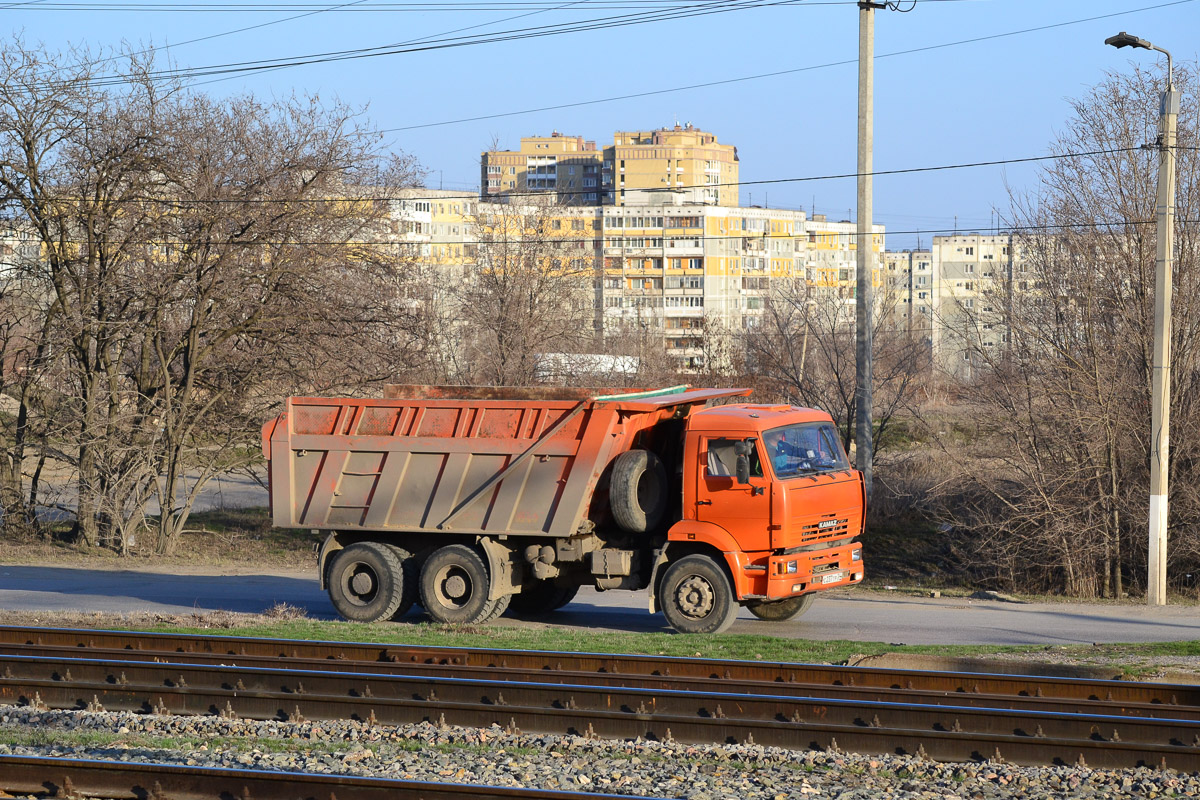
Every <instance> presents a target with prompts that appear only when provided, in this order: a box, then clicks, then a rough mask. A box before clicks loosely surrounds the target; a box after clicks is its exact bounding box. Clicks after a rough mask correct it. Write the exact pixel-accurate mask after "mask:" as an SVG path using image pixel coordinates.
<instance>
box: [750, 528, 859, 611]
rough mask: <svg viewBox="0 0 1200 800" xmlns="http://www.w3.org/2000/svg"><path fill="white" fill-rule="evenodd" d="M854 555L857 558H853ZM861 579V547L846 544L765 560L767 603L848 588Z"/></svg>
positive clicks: (855, 543)
mask: <svg viewBox="0 0 1200 800" xmlns="http://www.w3.org/2000/svg"><path fill="white" fill-rule="evenodd" d="M856 552H857V554H858V556H859V557H858V558H857V559H855V558H854V556H855V553H856ZM862 579H863V562H862V544H861V543H859V542H849V543H847V544H844V545H841V546H838V547H830V548H827V549H823V550H808V551H803V552H800V553H791V554H789V555H773V556H770V557H769V558H768V559H767V586H766V596H767V599H768V600H781V599H783V598H785V597H794V596H795V595H798V594H805V593H807V592H816V591H823V590H825V589H835V588H837V587H839V586H851V585H853V584H856V583H859V582H861V581H862Z"/></svg>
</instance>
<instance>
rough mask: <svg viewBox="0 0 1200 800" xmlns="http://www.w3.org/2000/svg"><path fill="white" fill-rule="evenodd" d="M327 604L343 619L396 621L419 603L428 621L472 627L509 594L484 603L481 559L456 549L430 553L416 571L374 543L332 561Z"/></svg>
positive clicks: (402, 555)
mask: <svg viewBox="0 0 1200 800" xmlns="http://www.w3.org/2000/svg"><path fill="white" fill-rule="evenodd" d="M327 585H328V587H329V599H330V600H331V601H333V607H334V608H335V609H337V612H338V613H339V614H341V615H342V617H344V618H345V619H348V620H350V621H352V622H381V621H383V620H386V619H398V618H400V617H402V616H403V615H404V614H406V613H407V612H408V610H409V609H410V608H412V607H413V605H414V604H415V603H416V601H417V598H418V597H419V598H420V601H421V605H422V606H423V607H424V609H425V611H426V613H428V614H429V616H430V617H432V618H433V621H434V622H440V623H446V624H460V625H467V624H476V623H483V622H487V621H489V620H491V619H494V618H495V617H498V616H500V615H501V614H503V613H504V610H505V609H506V608H508V603H509V600H510V596H509V595H505V596H503V597H498V598H496V599H494V600H491V599H489V598H488V593H489V591H490V589H491V581H490V579H489V577H488V570H487V565H486V564H485V563H484V561H483V558H482V557H481V556H480V555H479V554H478V553H477V552H476V551H475V550H473V549H472V548H470V547H467V546H465V545H460V544H452V545H447V546H445V547H442V548H439V549H438V550H435V551H434V552H433V553H432V554H431V555H430V556H429V557H428V558H426V559H425V562H424V563H423V564H422V565H421V566H420V568H419V569H418V567H417V560H416V559H415V558H414V557H413V556H412V554H411V553H409V552H408V551H406V550H404V549H402V548H399V547H395V546H393V545H388V544H382V543H379V542H356V543H355V544H352V545H349V546H347V547H345V548H343V549H342V550H339V551H338V552H337V554H336V555H335V556H334V557H333V560H332V562H331V563H330V565H329V572H328V573H327Z"/></svg>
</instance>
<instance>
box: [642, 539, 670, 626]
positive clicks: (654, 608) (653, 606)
mask: <svg viewBox="0 0 1200 800" xmlns="http://www.w3.org/2000/svg"><path fill="white" fill-rule="evenodd" d="M666 563H667V545H665V544H664V545H663V546H662V548H661V549H659V550H656V551H655V553H654V566H652V567H651V568H650V599H649V601H648V602H647V603H646V605H647V607H648V609H649V611H650V613H651V614H657V613H658V594H657V591H658V570H659V569H660V568H661V567H662V565H663V564H666Z"/></svg>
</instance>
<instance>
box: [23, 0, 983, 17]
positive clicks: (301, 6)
mask: <svg viewBox="0 0 1200 800" xmlns="http://www.w3.org/2000/svg"><path fill="white" fill-rule="evenodd" d="M368 2H369V0H368ZM588 2H589V7H590V8H593V9H598V10H605V11H608V10H627V9H633V8H638V9H645V8H688V7H698V6H702V5H704V4H707V3H713V2H715V0H588ZM923 2H934V3H961V2H981V0H923ZM857 3H858V0H809V1H808V2H806V3H805V5H809V6H846V5H856V4H857ZM33 4H40V5H38V8H36V9H27V10H36V11H72V12H81V11H82V12H89V13H99V12H106V13H139V14H140V13H146V12H178V13H220V14H227V13H239V12H245V13H264V12H293V11H300V12H308V13H322V12H323V11H326V10H328V9H327V6H326V5H325V4H322V3H152V2H146V3H132V2H127V3H108V2H103V3H101V2H92V3H86V2H80V3H50V2H47V0H33V2H30V3H13V4H9V5H7V6H0V8H11V7H14V6H21V5H33ZM355 5H356V7H355V8H347V9H346V10H347V11H353V12H371V13H408V12H414V13H429V12H437V11H443V12H445V11H453V12H460V11H472V12H475V11H484V12H492V11H498V10H502V11H512V10H521V11H525V10H542V11H547V10H553V9H554V8H555V7H556V4H555V3H554V2H552V0H525V1H524V2H522V1H520V0H516V1H514V2H482V0H465V1H464V2H452V1H451V2H410V3H369V4H368V5H358V4H355Z"/></svg>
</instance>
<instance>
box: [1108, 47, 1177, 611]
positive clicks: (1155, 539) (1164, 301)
mask: <svg viewBox="0 0 1200 800" xmlns="http://www.w3.org/2000/svg"><path fill="white" fill-rule="evenodd" d="M1104 43H1105V44H1109V45H1112V46H1113V47H1116V48H1118V49H1119V48H1122V47H1138V48H1141V49H1143V50H1157V51H1158V52H1160V53H1163V54H1164V55H1166V57H1167V89H1166V91H1165V92H1163V93H1162V97H1161V99H1160V102H1159V110H1158V141H1157V142H1156V143H1155V147H1157V149H1158V197H1157V199H1156V201H1155V228H1156V232H1157V236H1156V238H1157V239H1158V248H1157V259H1156V265H1155V276H1154V281H1155V286H1154V361H1153V367H1154V369H1153V372H1152V373H1151V383H1150V393H1151V398H1150V551H1149V560H1148V563H1147V578H1146V603H1147V604H1148V605H1152V606H1161V605H1165V604H1166V602H1167V474H1168V468H1169V467H1168V460H1167V456H1168V452H1169V447H1170V444H1169V443H1170V430H1171V256H1172V251H1173V249H1174V238H1175V229H1174V218H1175V126H1176V121H1177V120H1178V117H1179V92H1177V91H1175V85H1174V82H1173V81H1172V75H1171V54H1170V53H1168V52H1167V51H1166V50H1164V49H1163V48H1161V47H1155V46H1154V45H1152V44H1150V42H1148V41H1146V40H1145V39H1139V38H1138V37H1136V36H1133V35H1131V34H1128V33H1126V32H1125V31H1121V32H1120V33H1118V34H1117V35H1116V36H1110V37H1108V38H1107V39H1105V40H1104Z"/></svg>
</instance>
